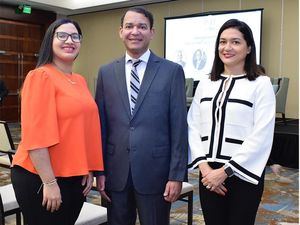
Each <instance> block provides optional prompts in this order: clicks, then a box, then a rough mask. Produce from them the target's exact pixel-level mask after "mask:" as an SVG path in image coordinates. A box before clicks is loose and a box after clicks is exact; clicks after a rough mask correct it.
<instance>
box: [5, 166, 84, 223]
mask: <svg viewBox="0 0 300 225" xmlns="http://www.w3.org/2000/svg"><path fill="white" fill-rule="evenodd" d="M11 181H12V184H13V188H14V191H15V194H16V198H17V201H18V203H19V205H20V208H21V211H22V214H23V216H24V219H25V223H26V225H74V224H75V222H76V220H77V217H78V216H79V213H80V210H81V208H82V206H83V202H84V201H85V197H84V195H83V194H82V192H83V190H84V186H82V185H81V181H82V176H76V177H67V178H60V177H57V183H58V185H59V188H60V192H61V196H62V204H61V206H60V208H59V210H58V211H55V212H53V213H52V212H50V211H47V210H46V208H45V207H43V206H42V201H43V189H41V190H40V192H39V193H37V192H38V190H39V188H40V186H41V184H42V181H41V179H40V177H39V176H38V175H36V174H33V173H31V172H29V171H27V170H25V169H23V168H22V167H19V166H14V167H13V168H12V170H11Z"/></svg>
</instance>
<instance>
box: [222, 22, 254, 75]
mask: <svg viewBox="0 0 300 225" xmlns="http://www.w3.org/2000/svg"><path fill="white" fill-rule="evenodd" d="M218 50H219V57H220V59H221V60H222V62H223V63H224V67H225V71H226V68H229V69H230V70H232V68H235V71H236V70H241V72H243V70H244V65H245V59H246V56H247V54H249V53H250V51H251V47H248V46H247V42H246V40H245V39H244V36H243V34H242V33H241V32H240V31H239V30H237V29H236V28H228V29H226V30H224V31H223V32H222V33H221V36H220V41H219V47H218Z"/></svg>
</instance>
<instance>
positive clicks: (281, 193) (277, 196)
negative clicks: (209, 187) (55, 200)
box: [0, 124, 299, 225]
mask: <svg viewBox="0 0 300 225" xmlns="http://www.w3.org/2000/svg"><path fill="white" fill-rule="evenodd" d="M10 130H11V133H12V135H13V140H14V141H15V142H16V143H17V142H18V141H19V138H20V135H19V133H20V132H19V131H20V129H19V126H18V125H14V124H12V125H10ZM9 182H10V173H9V170H8V169H3V168H0V185H3V184H7V183H9ZM189 182H190V183H191V184H193V185H194V198H193V202H194V204H193V224H195V225H204V221H203V217H202V211H201V206H200V203H199V193H198V173H197V171H195V172H191V173H189ZM88 201H89V202H93V203H95V204H99V203H100V199H99V195H98V193H97V192H95V191H91V192H90V194H89V197H88ZM298 201H299V170H298V169H293V168H286V167H282V170H281V173H280V176H277V175H275V174H274V173H273V172H272V171H271V169H270V167H267V168H266V177H265V190H264V194H263V198H262V202H261V204H260V207H259V210H258V214H257V218H256V223H255V224H256V225H296V224H299V205H298ZM245 204H246V203H245ZM14 224H15V220H14V218H12V217H10V218H8V219H7V220H6V225H14ZM137 224H138V223H137ZM184 224H187V203H185V202H182V201H177V202H175V203H174V204H173V205H172V210H171V225H184ZM241 225H242V224H241Z"/></svg>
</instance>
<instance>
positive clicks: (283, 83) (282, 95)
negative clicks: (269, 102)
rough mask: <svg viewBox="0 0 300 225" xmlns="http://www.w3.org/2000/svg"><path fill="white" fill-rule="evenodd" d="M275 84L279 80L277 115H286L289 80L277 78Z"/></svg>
mask: <svg viewBox="0 0 300 225" xmlns="http://www.w3.org/2000/svg"><path fill="white" fill-rule="evenodd" d="M274 80H275V82H276V80H277V82H278V83H277V84H278V86H279V87H278V90H277V92H276V112H277V113H285V106H286V99H287V94H288V89H289V78H287V77H281V78H275V79H274Z"/></svg>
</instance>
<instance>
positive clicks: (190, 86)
mask: <svg viewBox="0 0 300 225" xmlns="http://www.w3.org/2000/svg"><path fill="white" fill-rule="evenodd" d="M193 90H194V79H193V78H186V79H185V94H186V97H193Z"/></svg>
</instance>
